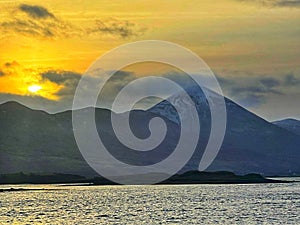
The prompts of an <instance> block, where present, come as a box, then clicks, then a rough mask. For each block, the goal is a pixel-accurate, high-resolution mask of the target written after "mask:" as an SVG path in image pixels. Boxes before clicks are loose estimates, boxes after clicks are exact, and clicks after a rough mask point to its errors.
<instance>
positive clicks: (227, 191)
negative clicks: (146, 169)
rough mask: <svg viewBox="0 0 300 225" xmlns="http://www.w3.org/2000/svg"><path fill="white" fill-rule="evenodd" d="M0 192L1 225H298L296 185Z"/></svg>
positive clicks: (299, 197)
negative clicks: (168, 224) (264, 224)
mask: <svg viewBox="0 0 300 225" xmlns="http://www.w3.org/2000/svg"><path fill="white" fill-rule="evenodd" d="M0 187H1V189H4V188H11V187H13V188H30V189H32V188H40V189H43V188H44V189H51V190H37V191H19V192H2V193H0V207H1V212H0V224H167V223H170V224H263V223H266V224H280V223H281V224H300V215H299V208H300V193H299V190H300V183H291V184H249V185H236V184H235V185H230V184H228V185H157V186H153V185H152V186H72V187H70V186H57V185H1V186H0Z"/></svg>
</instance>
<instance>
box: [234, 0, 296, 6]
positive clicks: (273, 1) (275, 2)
mask: <svg viewBox="0 0 300 225" xmlns="http://www.w3.org/2000/svg"><path fill="white" fill-rule="evenodd" d="M238 1H240V2H249V3H256V4H260V5H264V6H268V7H299V6H300V0H238Z"/></svg>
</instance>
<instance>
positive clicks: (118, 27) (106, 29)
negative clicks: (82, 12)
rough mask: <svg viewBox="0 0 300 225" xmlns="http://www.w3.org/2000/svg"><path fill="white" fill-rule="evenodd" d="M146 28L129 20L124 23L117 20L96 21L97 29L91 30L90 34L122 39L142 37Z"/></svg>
mask: <svg viewBox="0 0 300 225" xmlns="http://www.w3.org/2000/svg"><path fill="white" fill-rule="evenodd" d="M145 31H146V28H142V27H139V26H138V25H137V24H135V23H133V22H130V21H128V20H125V21H122V20H118V19H115V18H112V19H109V20H96V21H95V27H94V28H92V29H90V30H89V33H90V34H97V33H100V34H109V35H113V36H119V37H121V38H130V37H137V36H140V35H142V34H143V33H144V32H145Z"/></svg>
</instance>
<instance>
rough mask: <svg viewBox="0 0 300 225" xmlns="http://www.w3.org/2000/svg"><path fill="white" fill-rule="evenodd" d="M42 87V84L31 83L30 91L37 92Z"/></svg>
mask: <svg viewBox="0 0 300 225" xmlns="http://www.w3.org/2000/svg"><path fill="white" fill-rule="evenodd" d="M41 89H42V87H41V86H40V85H31V86H29V87H28V91H30V92H31V93H37V92H38V91H39V90H41Z"/></svg>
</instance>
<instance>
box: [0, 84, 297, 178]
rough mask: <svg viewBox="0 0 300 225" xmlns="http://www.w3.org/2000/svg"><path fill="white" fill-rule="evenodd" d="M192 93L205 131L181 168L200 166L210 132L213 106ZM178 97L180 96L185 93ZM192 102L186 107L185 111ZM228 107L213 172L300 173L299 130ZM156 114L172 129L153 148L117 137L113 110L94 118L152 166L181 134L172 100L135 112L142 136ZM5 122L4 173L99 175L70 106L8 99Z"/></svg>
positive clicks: (117, 146)
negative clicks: (58, 109) (49, 108)
mask: <svg viewBox="0 0 300 225" xmlns="http://www.w3.org/2000/svg"><path fill="white" fill-rule="evenodd" d="M188 92H189V94H190V96H191V98H192V99H193V100H194V102H195V103H196V106H197V110H198V114H199V118H200V123H201V133H200V139H199V140H200V141H199V144H198V146H197V149H196V151H195V154H194V155H193V157H192V158H191V160H190V161H189V162H188V163H187V164H186V165H185V167H184V168H183V169H182V170H181V171H180V173H183V172H186V171H191V170H197V169H198V165H199V161H200V159H201V156H202V153H203V149H204V147H205V146H206V143H207V140H208V137H209V133H210V119H211V118H210V111H209V107H208V104H207V101H206V99H205V98H204V96H203V93H202V92H201V90H199V89H195V88H191V89H189V90H188ZM175 98H178V99H180V98H181V96H180V93H179V94H178V95H177V96H175ZM189 107H190V106H188V105H186V106H183V108H184V109H186V110H188V109H189ZM226 107H227V131H226V135H225V139H224V142H223V145H222V147H221V150H220V152H219V154H218V156H217V158H216V159H215V161H214V162H213V163H212V165H211V166H210V167H209V168H208V171H231V172H234V173H236V174H248V173H258V174H263V175H269V176H273V175H300V164H299V161H300V149H299V146H300V137H299V136H298V135H296V134H293V133H291V132H289V131H287V130H285V129H282V128H280V127H278V126H277V125H275V124H272V123H270V122H268V121H266V120H264V119H262V118H260V117H258V116H257V115H255V114H253V113H251V112H249V111H247V110H246V109H244V108H242V107H241V106H239V105H238V104H236V103H234V102H233V101H231V100H229V99H226ZM82 110H91V109H89V108H86V109H82ZM119 116H122V114H120V115H119ZM156 116H160V117H161V118H162V119H164V120H165V122H166V124H167V127H168V133H167V135H166V138H165V140H164V141H163V142H162V143H161V145H160V146H158V147H157V148H156V149H154V150H151V151H149V152H138V151H133V150H130V149H128V148H126V147H124V146H123V145H122V144H121V143H120V142H119V141H118V139H117V138H116V137H115V135H114V131H113V129H112V126H111V122H110V118H111V112H110V111H109V110H107V109H99V108H98V109H96V113H95V121H96V124H97V129H98V133H99V134H100V137H101V139H102V140H103V142H104V144H105V145H106V146H107V147H108V148H109V149H110V152H111V153H112V154H113V155H114V156H115V157H116V158H117V159H119V160H122V161H124V162H126V163H129V164H134V165H149V164H153V163H155V162H159V161H161V160H162V159H164V158H166V157H168V156H169V154H171V152H172V150H173V149H174V147H175V146H176V144H177V141H178V137H179V135H180V123H179V121H178V116H177V115H176V111H175V109H174V107H172V106H170V105H169V104H168V103H167V101H162V102H160V103H159V104H157V105H156V106H154V107H152V108H150V109H148V110H147V111H141V110H135V111H132V112H131V117H130V119H131V121H130V124H131V128H132V130H133V132H134V134H136V135H137V136H139V137H140V138H145V137H147V136H148V135H149V130H148V122H149V120H150V119H151V118H153V117H156ZM0 124H1V130H0V174H7V173H18V172H24V173H30V172H33V173H48V174H51V173H64V174H76V175H82V176H86V177H92V176H96V175H97V174H96V173H95V172H94V171H93V170H92V169H91V168H90V167H89V166H88V165H87V163H86V162H85V161H84V159H83V157H82V156H81V154H80V152H79V150H78V148H77V145H76V142H75V139H74V136H73V130H72V112H71V111H65V112H62V113H57V114H48V113H46V112H43V111H39V110H32V109H29V108H27V107H25V106H23V105H21V104H19V103H16V102H7V103H4V104H2V105H0ZM87 135H88V134H87ZM102 163H104V165H105V166H110V167H113V165H108V164H107V165H106V164H105V163H106V162H102Z"/></svg>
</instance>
